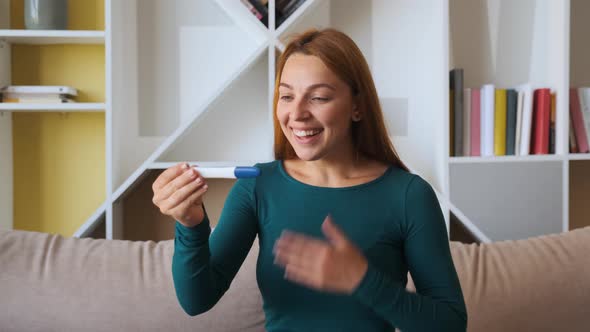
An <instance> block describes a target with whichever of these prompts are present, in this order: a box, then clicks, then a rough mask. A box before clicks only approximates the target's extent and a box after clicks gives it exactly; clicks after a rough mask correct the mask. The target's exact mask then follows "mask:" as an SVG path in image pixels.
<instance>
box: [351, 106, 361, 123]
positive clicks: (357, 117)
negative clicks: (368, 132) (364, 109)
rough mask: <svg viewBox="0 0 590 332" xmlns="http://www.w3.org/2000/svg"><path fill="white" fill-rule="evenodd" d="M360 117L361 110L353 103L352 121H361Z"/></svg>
mask: <svg viewBox="0 0 590 332" xmlns="http://www.w3.org/2000/svg"><path fill="white" fill-rule="evenodd" d="M361 118H362V114H361V111H359V109H358V107H357V106H356V105H354V106H353V107H352V121H354V122H359V121H361Z"/></svg>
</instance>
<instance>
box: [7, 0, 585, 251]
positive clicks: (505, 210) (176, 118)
mask: <svg viewBox="0 0 590 332" xmlns="http://www.w3.org/2000/svg"><path fill="white" fill-rule="evenodd" d="M6 3H7V0H3V1H0V29H4V30H0V36H4V37H3V39H4V40H11V43H14V42H15V41H18V43H21V45H22V46H24V47H27V45H26V44H28V43H33V44H34V45H36V46H35V47H39V46H38V44H52V43H55V42H59V43H67V44H75V45H76V47H78V48H83V47H87V46H88V47H96V46H98V47H102V48H103V49H104V54H105V55H104V56H105V58H104V71H105V75H104V79H105V83H104V98H101V99H100V100H97V99H96V98H89V100H88V102H89V104H87V105H86V106H85V107H87V110H88V111H90V113H93V112H92V111H93V110H96V111H97V112H101V110H99V108H100V109H102V110H103V111H102V114H103V115H102V116H103V117H104V120H103V121H104V135H105V137H104V142H105V145H104V146H102V147H101V148H102V149H103V150H104V165H105V168H104V170H103V171H104V173H103V175H101V176H103V178H100V176H97V177H98V178H99V179H100V181H103V179H104V183H105V185H104V187H105V188H106V193H105V194H104V197H103V198H104V199H103V200H102V201H99V202H97V203H95V205H94V207H93V208H92V209H89V211H88V212H87V213H86V215H87V217H86V218H81V219H80V220H79V222H78V225H79V227H78V228H77V229H76V231H75V232H73V234H74V236H79V237H84V236H91V237H106V238H109V239H114V238H117V239H132V240H150V239H151V240H160V239H167V238H171V236H172V233H171V232H172V228H171V227H172V225H173V223H172V220H170V219H169V218H167V217H165V216H162V215H161V214H160V213H159V211H157V210H156V208H155V207H154V206H153V203H152V202H151V197H152V190H151V183H152V182H153V180H154V179H155V178H156V177H157V175H158V174H160V173H161V172H162V170H164V169H165V168H167V167H170V166H171V165H174V164H176V163H177V162H180V161H188V162H191V163H194V164H199V165H204V166H230V165H251V164H254V163H256V162H265V161H270V160H272V158H273V154H272V135H273V132H272V130H273V128H272V93H273V84H274V78H275V66H276V59H277V56H278V55H279V54H280V52H281V51H282V50H284V47H285V43H286V41H287V37H288V36H289V35H290V34H291V33H295V32H300V31H303V30H305V29H307V28H310V27H320V28H321V27H334V28H337V29H341V30H343V31H344V32H346V33H347V34H349V35H350V36H351V37H352V38H353V39H354V40H355V41H356V42H357V43H358V45H359V47H360V48H361V50H362V51H363V53H364V54H365V56H366V57H367V60H368V62H369V65H370V68H371V71H372V73H373V75H374V79H375V83H376V85H377V90H378V93H379V95H380V98H381V103H382V105H383V110H384V115H385V118H386V122H387V126H388V128H389V130H390V133H391V135H392V139H393V142H394V144H395V146H396V148H397V149H398V152H399V154H400V156H401V157H402V159H403V160H404V161H405V162H406V163H407V164H408V165H409V166H410V168H411V169H412V170H413V171H414V172H416V173H418V174H420V175H421V176H423V177H424V178H425V179H426V180H428V181H429V182H430V183H431V184H432V185H433V187H434V188H435V189H436V191H437V194H438V197H439V200H440V202H441V206H442V208H443V212H444V214H445V218H446V220H447V229H448V230H449V231H450V232H451V238H452V239H453V238H454V234H453V233H454V232H457V236H456V238H465V235H466V234H467V235H471V236H472V237H474V238H475V239H476V240H478V241H480V242H489V241H496V240H508V239H517V238H525V237H529V236H536V235H541V234H547V233H555V232H562V231H565V230H568V229H572V228H575V227H583V226H585V225H589V224H590V222H589V221H588V218H587V217H586V216H587V215H588V212H590V211H588V210H587V208H586V205H585V202H586V201H587V197H588V194H589V193H590V191H589V190H590V189H589V183H590V175H588V174H589V172H588V171H586V170H587V169H590V154H570V153H568V135H569V124H568V120H569V114H568V111H569V110H568V94H567V91H568V89H569V87H570V86H571V85H585V86H590V71H589V70H588V69H589V67H590V63H589V60H587V59H589V56H588V55H589V54H590V50H589V47H588V45H587V43H586V41H585V40H584V38H585V32H586V31H588V30H590V29H589V28H590V26H589V25H590V23H587V22H586V21H585V20H584V17H587V15H588V14H589V13H590V8H588V7H589V5H588V3H587V2H586V1H585V0H572V1H549V0H523V1H510V0H477V1H474V0H452V1H448V0H443V1H438V0H436V1H435V0H419V1H400V0H397V1H390V0H372V1H355V0H332V1H330V0H307V1H305V2H304V3H302V4H301V6H300V7H298V8H297V10H295V12H293V13H292V15H291V16H290V17H289V18H287V19H286V20H285V21H284V22H283V23H282V24H281V26H280V27H278V28H275V26H274V22H276V17H275V15H274V11H273V10H272V9H273V8H274V6H275V1H272V0H271V1H270V2H269V8H270V10H269V13H270V15H269V28H266V27H265V26H264V24H262V23H261V22H260V21H259V20H257V19H256V17H254V16H253V15H252V13H250V12H249V11H248V9H247V8H246V7H245V6H244V5H243V4H242V3H241V2H240V1H237V0H236V1H234V0H207V1H180V0H177V1H167V2H163V1H159V0H126V1H112V0H104V4H103V3H102V2H100V4H101V5H103V7H100V8H102V9H101V10H103V14H104V17H102V18H101V17H99V18H96V17H95V16H96V15H95V16H92V14H91V13H89V12H91V11H92V9H93V8H97V7H96V6H92V5H91V6H89V8H90V10H87V11H85V12H84V15H81V17H87V18H88V16H91V17H90V18H89V19H88V20H89V21H90V22H97V21H98V22H101V19H102V20H103V21H104V27H102V26H100V25H99V26H100V28H99V29H94V30H93V29H92V27H91V26H88V25H85V23H84V20H81V19H78V21H77V23H76V24H75V25H74V26H73V27H72V30H73V31H67V32H55V33H54V32H27V31H19V30H10V29H9V26H6V24H3V23H5V22H6V20H7V18H3V15H4V16H6V15H5V14H3V13H5V11H2V9H3V7H1V6H6ZM92 20H94V21H92ZM74 30H75V31H74ZM0 39H2V38H0ZM82 44H86V46H84V45H82ZM6 61H7V60H6V58H5V57H1V56H0V83H2V82H5V81H6V80H7V78H6V77H7V76H6V75H4V74H2V73H3V71H2V70H3V68H7V66H8V65H6ZM454 67H461V68H464V69H465V84H466V86H467V87H469V86H472V87H474V86H480V85H482V84H484V83H493V84H495V85H497V86H506V87H508V86H513V85H517V84H520V83H524V82H529V83H531V84H532V85H533V86H548V87H550V88H552V89H553V90H554V91H555V92H556V95H557V103H556V113H557V118H556V153H555V154H551V155H530V156H498V157H495V156H494V157H449V151H450V148H449V125H450V123H449V118H448V114H449V95H448V92H449V82H448V79H449V70H450V69H452V68H454ZM2 80H3V81H2ZM1 111H2V109H0V113H3V114H4V117H6V115H7V114H10V113H11V112H1ZM19 111H20V113H25V111H26V110H24V109H22V110H19ZM29 111H30V110H29ZM36 111H41V110H36ZM55 111H56V112H59V111H60V110H55ZM69 111H73V110H69ZM20 113H19V114H20ZM50 113H51V112H50ZM68 114H69V113H68ZM70 115H73V112H72V114H70ZM1 119H2V117H1V116H0V129H2V131H1V132H2V133H3V135H4V136H2V137H3V138H4V137H6V135H9V134H6V133H7V131H6V130H4V128H5V127H6V125H7V121H2V120H1ZM9 149H10V147H9V146H8V145H7V144H5V141H3V140H2V139H0V153H1V154H2V155H5V154H7V153H9ZM4 164H6V165H7V166H10V167H12V165H13V164H12V163H10V165H8V163H4ZM4 164H3V165H4ZM14 165H16V164H14ZM15 167H17V166H15ZM6 170H7V168H1V169H0V172H4V173H1V174H0V178H2V179H4V178H5V175H6V174H8V173H7V171H6ZM11 172H12V171H11ZM209 182H210V190H209V193H208V194H207V196H206V197H205V203H206V205H207V209H208V212H209V214H210V215H211V216H212V218H211V219H212V222H213V223H214V224H215V222H216V220H217V218H218V216H219V213H220V210H221V208H222V205H223V201H224V198H225V195H226V194H227V192H228V191H229V189H230V187H231V185H232V184H233V181H231V180H217V179H213V180H210V181H209ZM2 188H4V189H0V190H4V191H3V197H7V200H3V202H2V203H3V204H5V205H6V206H8V203H7V202H8V199H10V198H11V195H9V194H8V193H9V190H8V189H6V187H2ZM10 190H12V189H10ZM9 196H10V197H9ZM4 207H5V206H0V211H7V210H5V209H4ZM451 222H453V223H455V225H454V226H453V227H451ZM457 223H458V224H457ZM459 224H460V225H459ZM459 232H460V233H461V234H459Z"/></svg>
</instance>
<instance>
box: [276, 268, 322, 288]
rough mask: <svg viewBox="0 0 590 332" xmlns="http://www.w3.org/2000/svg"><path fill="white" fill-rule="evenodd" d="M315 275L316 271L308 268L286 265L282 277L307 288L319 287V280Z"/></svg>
mask: <svg viewBox="0 0 590 332" xmlns="http://www.w3.org/2000/svg"><path fill="white" fill-rule="evenodd" d="M317 276H318V275H317V274H316V273H313V272H312V271H310V270H308V269H304V268H298V267H294V266H288V267H287V268H286V269H285V275H284V278H285V279H287V280H290V281H293V282H295V283H298V284H300V285H303V286H306V287H309V288H314V289H320V282H319V278H318V277H317Z"/></svg>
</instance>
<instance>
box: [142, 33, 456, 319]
mask: <svg viewBox="0 0 590 332" xmlns="http://www.w3.org/2000/svg"><path fill="white" fill-rule="evenodd" d="M277 67H278V68H277V69H278V73H277V80H276V83H275V96H274V109H275V113H274V127H275V158H276V161H274V162H270V163H265V164H258V165H257V166H258V167H259V168H260V170H261V176H259V177H258V178H256V179H240V180H238V181H237V182H236V184H235V185H234V186H233V188H232V190H231V191H230V193H229V195H228V197H227V200H226V203H225V206H224V209H223V212H222V214H221V217H220V220H219V223H218V225H217V227H216V229H215V232H213V234H211V237H209V234H210V226H209V220H208V218H207V214H206V212H205V208H204V207H203V204H202V196H203V195H204V194H205V192H206V191H207V185H206V180H205V179H203V178H202V177H201V176H200V175H199V174H198V173H197V172H196V171H195V170H194V169H191V168H189V167H188V165H186V164H184V163H181V164H179V165H176V166H175V167H172V168H170V169H168V170H166V171H165V172H163V173H162V174H161V175H160V176H159V177H158V179H157V180H156V181H155V182H154V186H153V188H154V203H155V204H156V205H157V206H158V207H159V208H160V210H161V211H162V213H164V214H167V215H170V216H172V217H174V218H175V219H176V220H177V222H176V237H175V251H174V257H173V262H172V272H173V277H174V285H175V288H176V294H177V297H178V300H179V302H180V304H181V306H182V307H183V308H184V310H185V311H186V312H187V313H188V314H190V315H197V314H199V313H202V312H205V311H207V310H209V309H210V308H211V307H213V306H214V305H215V303H217V301H218V300H219V299H220V297H221V296H222V295H223V294H224V292H225V291H226V290H227V289H228V287H229V285H230V283H231V281H232V279H233V278H234V276H235V275H236V273H237V271H238V269H239V268H240V265H241V264H242V262H243V261H244V259H245V257H246V255H247V253H248V251H249V250H250V247H251V246H252V243H253V241H254V239H255V238H256V236H258V237H259V244H260V254H259V257H258V265H257V280H258V286H259V288H260V291H261V293H262V297H263V299H264V311H265V316H266V329H267V330H268V331H316V330H317V331H392V327H398V328H400V329H402V330H403V331H464V330H465V329H466V322H467V313H466V309H465V303H464V300H463V295H462V292H461V286H460V284H459V280H458V277H457V274H456V271H455V267H454V265H453V261H452V259H451V255H450V250H449V243H448V239H447V234H446V229H445V223H444V219H443V216H442V213H441V210H440V206H439V205H438V201H437V199H436V196H435V194H434V192H433V190H432V188H431V187H430V185H429V184H428V183H427V182H426V181H424V180H423V179H422V178H420V177H419V176H417V175H413V174H411V173H409V171H408V169H407V168H406V166H405V165H404V164H403V163H402V162H401V161H400V159H399V158H398V156H397V154H396V152H395V150H394V148H393V146H392V144H391V142H390V140H389V136H388V134H387V132H386V129H385V125H384V122H383V115H382V113H381V108H380V106H379V102H378V97H377V93H376V90H375V86H374V83H373V79H372V78H371V75H370V71H369V67H368V65H367V63H366V61H365V59H364V57H363V55H362V53H361V52H360V50H359V49H358V47H357V46H356V45H355V43H354V42H353V41H352V40H351V39H350V38H349V37H348V36H346V35H345V34H343V33H341V32H339V31H337V30H333V29H325V30H320V31H318V30H310V31H307V32H305V33H303V34H301V35H299V36H297V37H296V38H295V39H294V40H292V41H291V42H290V43H289V44H288V46H287V47H286V49H285V52H284V53H283V54H282V55H281V58H280V59H279V61H278V66H277ZM408 271H410V272H411V274H412V277H413V279H414V282H415V284H416V288H417V293H410V292H407V291H406V290H405V285H406V281H407V272H408Z"/></svg>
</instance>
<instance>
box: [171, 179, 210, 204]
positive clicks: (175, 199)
mask: <svg viewBox="0 0 590 332" xmlns="http://www.w3.org/2000/svg"><path fill="white" fill-rule="evenodd" d="M206 186H207V183H205V181H204V180H203V179H202V178H200V177H199V178H196V179H194V180H193V181H191V182H189V183H187V184H186V185H184V186H183V187H182V188H180V189H178V190H177V191H175V192H174V193H173V194H172V195H171V196H170V197H168V198H167V199H166V200H164V201H163V202H162V203H161V206H160V209H161V210H162V211H172V210H173V209H175V208H176V207H177V206H179V205H181V204H183V203H184V202H185V201H187V200H188V201H190V202H188V204H187V205H190V204H192V203H194V199H193V198H194V197H193V196H194V195H195V194H196V193H197V192H198V191H199V190H200V189H202V188H203V187H206ZM191 200H192V201H191Z"/></svg>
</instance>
